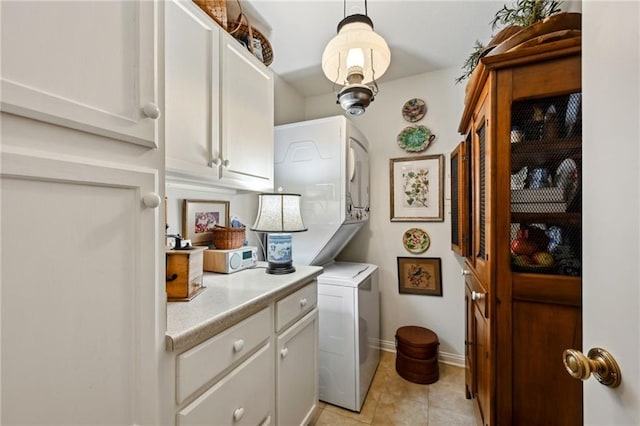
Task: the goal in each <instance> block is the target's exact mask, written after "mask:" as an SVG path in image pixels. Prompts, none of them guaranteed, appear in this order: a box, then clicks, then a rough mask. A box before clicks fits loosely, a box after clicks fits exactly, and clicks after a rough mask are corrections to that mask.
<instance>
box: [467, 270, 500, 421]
mask: <svg viewBox="0 0 640 426" xmlns="http://www.w3.org/2000/svg"><path fill="white" fill-rule="evenodd" d="M463 274H464V275H465V306H466V349H465V361H466V362H465V364H466V365H465V367H466V374H465V378H466V390H467V397H471V398H473V400H474V408H475V412H476V417H477V419H479V420H480V422H481V423H482V424H483V425H489V424H491V415H492V414H491V404H492V402H491V401H492V399H491V386H492V382H491V377H492V376H493V375H492V371H491V368H492V363H491V356H492V352H491V343H490V342H491V335H490V319H489V310H488V294H487V291H486V289H485V286H483V285H482V284H481V283H480V281H479V280H478V279H477V278H476V277H475V275H473V272H471V271H470V270H464V271H463Z"/></svg>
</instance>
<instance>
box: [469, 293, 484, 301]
mask: <svg viewBox="0 0 640 426" xmlns="http://www.w3.org/2000/svg"><path fill="white" fill-rule="evenodd" d="M482 298H484V293H478V292H476V291H472V292H471V300H480V299H482Z"/></svg>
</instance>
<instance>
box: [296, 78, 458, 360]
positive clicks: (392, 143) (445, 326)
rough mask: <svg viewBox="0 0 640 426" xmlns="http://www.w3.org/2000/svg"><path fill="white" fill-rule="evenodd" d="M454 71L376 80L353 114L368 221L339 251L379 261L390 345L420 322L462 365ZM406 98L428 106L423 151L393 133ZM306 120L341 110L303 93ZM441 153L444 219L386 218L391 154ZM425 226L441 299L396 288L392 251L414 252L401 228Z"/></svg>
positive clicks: (329, 100)
mask: <svg viewBox="0 0 640 426" xmlns="http://www.w3.org/2000/svg"><path fill="white" fill-rule="evenodd" d="M459 74H460V70H459V69H457V68H456V69H448V70H443V71H437V72H431V73H426V74H422V75H418V76H414V77H410V78H405V79H401V80H396V81H392V82H389V83H385V84H381V85H380V93H379V95H378V96H377V97H376V99H375V101H374V102H373V103H372V104H371V105H370V106H369V108H368V109H367V111H366V112H365V114H364V115H363V116H361V117H357V118H352V121H353V122H354V123H356V125H357V126H358V128H359V129H360V130H361V131H362V132H363V133H364V134H365V136H366V137H367V139H368V141H369V154H370V162H371V170H372V173H371V219H370V221H369V223H368V225H367V226H365V227H364V228H363V229H362V230H361V231H360V232H359V233H358V234H357V235H356V236H355V238H354V239H353V240H352V241H351V243H349V245H348V246H347V247H346V248H345V250H344V251H343V252H342V253H341V254H340V256H339V259H340V260H345V261H359V262H369V263H373V264H376V265H379V267H380V288H381V290H380V291H381V323H382V324H381V335H382V339H383V341H384V343H383V344H386V346H387V347H389V348H393V345H394V340H395V338H394V336H395V332H396V330H397V329H398V327H401V326H404V325H419V326H423V327H427V328H430V329H431V330H433V331H434V332H436V333H437V334H438V337H439V339H440V352H441V356H442V358H443V360H444V361H449V362H454V363H459V364H463V363H464V282H463V279H462V277H461V275H460V269H461V265H462V260H461V259H460V258H458V257H457V256H456V255H454V254H453V253H452V252H451V248H450V247H451V232H450V226H451V225H450V200H449V194H450V191H449V153H450V152H451V151H453V149H454V148H455V146H456V145H457V144H458V143H459V142H460V141H461V140H462V136H460V135H459V134H458V132H457V128H458V123H459V121H460V117H461V115H462V110H463V107H464V86H465V85H464V84H459V85H456V84H455V83H454V80H455V78H456V77H457V76H458V75H459ZM411 98H421V99H424V101H425V102H426V104H427V108H428V111H427V114H426V116H425V118H423V119H422V120H421V121H420V122H418V123H417V124H422V125H425V126H427V127H428V128H429V129H430V130H431V131H432V132H433V133H435V134H436V135H437V138H436V139H435V141H434V142H433V143H432V144H431V146H430V147H429V148H428V149H427V150H426V151H423V152H421V153H415V154H409V153H407V152H405V151H404V150H402V149H401V148H400V147H399V146H398V144H397V142H396V138H397V135H398V133H400V131H401V130H402V129H404V128H405V127H406V126H408V125H410V124H411V123H408V122H407V121H405V120H404V119H403V117H402V113H401V109H402V106H403V105H404V103H405V102H406V101H407V100H409V99H411ZM305 110H306V114H307V119H312V118H319V117H325V116H330V115H335V114H341V113H342V110H341V109H340V107H339V106H337V105H336V104H335V95H334V94H332V93H331V94H327V95H322V96H316V97H311V98H307V99H306V106H305ZM435 154H444V155H445V198H446V200H445V210H444V211H445V220H444V222H391V221H390V217H389V212H390V209H389V159H391V158H398V157H407V156H412V155H435ZM412 227H418V228H421V229H424V230H425V231H427V233H428V234H429V236H430V237H431V246H430V247H429V249H428V250H427V251H426V252H425V253H424V254H422V255H420V256H422V257H439V258H441V259H442V281H443V282H442V286H443V297H434V296H417V295H408V294H399V292H398V279H397V257H399V256H412V254H411V253H409V252H408V251H406V250H405V249H404V247H403V245H402V235H403V233H404V231H405V230H407V229H409V228H412Z"/></svg>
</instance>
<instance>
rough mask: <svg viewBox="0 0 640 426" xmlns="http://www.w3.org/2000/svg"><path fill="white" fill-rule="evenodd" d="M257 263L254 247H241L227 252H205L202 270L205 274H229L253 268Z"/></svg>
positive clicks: (256, 253)
mask: <svg viewBox="0 0 640 426" xmlns="http://www.w3.org/2000/svg"><path fill="white" fill-rule="evenodd" d="M257 263H258V249H257V248H256V247H249V246H247V247H241V248H237V249H229V250H205V251H204V266H203V269H204V270H205V271H207V272H219V273H223V274H231V273H233V272H238V271H241V270H243V269H248V268H254V267H255V266H256V264H257Z"/></svg>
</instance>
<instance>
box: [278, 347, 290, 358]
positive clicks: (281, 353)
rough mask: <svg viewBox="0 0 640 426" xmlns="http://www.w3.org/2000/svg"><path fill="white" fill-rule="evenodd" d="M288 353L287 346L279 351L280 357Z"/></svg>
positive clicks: (284, 356)
mask: <svg viewBox="0 0 640 426" xmlns="http://www.w3.org/2000/svg"><path fill="white" fill-rule="evenodd" d="M288 354H289V349H288V348H284V349H283V350H281V351H280V356H281V357H282V358H286V357H287V355H288Z"/></svg>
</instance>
